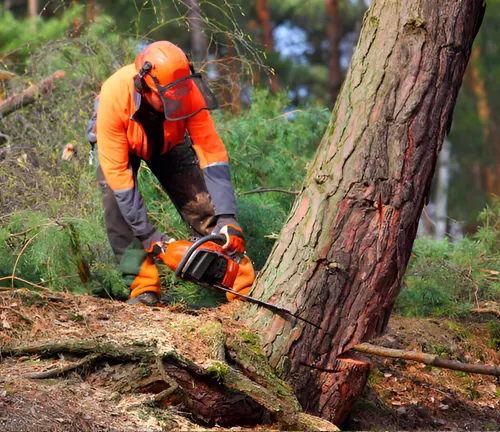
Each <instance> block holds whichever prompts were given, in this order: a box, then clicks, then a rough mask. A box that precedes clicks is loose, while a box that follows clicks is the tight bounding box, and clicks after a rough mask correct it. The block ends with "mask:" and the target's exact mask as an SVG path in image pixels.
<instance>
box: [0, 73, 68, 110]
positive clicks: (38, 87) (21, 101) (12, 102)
mask: <svg viewBox="0 0 500 432" xmlns="http://www.w3.org/2000/svg"><path fill="white" fill-rule="evenodd" d="M65 76H66V73H65V72H64V71H62V70H58V71H56V72H54V73H53V74H52V75H50V76H49V77H47V78H45V79H43V80H42V81H40V82H39V83H38V84H32V85H31V86H29V87H28V88H27V89H25V90H23V91H22V92H20V93H18V94H15V95H12V96H10V97H9V98H7V99H5V100H4V101H3V102H1V103H0V118H1V117H6V116H8V115H9V114H10V113H12V112H14V111H16V110H17V109H19V108H22V107H23V106H26V105H29V104H31V103H33V102H34V101H35V100H36V98H37V97H38V96H39V95H40V94H44V93H47V92H48V91H49V90H50V89H51V88H52V86H53V84H54V81H55V80H57V79H62V78H64V77H65Z"/></svg>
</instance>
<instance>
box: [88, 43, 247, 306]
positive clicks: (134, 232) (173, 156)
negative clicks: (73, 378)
mask: <svg viewBox="0 0 500 432" xmlns="http://www.w3.org/2000/svg"><path fill="white" fill-rule="evenodd" d="M216 107H217V102H216V99H215V97H214V95H213V94H212V93H211V92H210V90H209V89H208V87H207V85H206V84H205V82H204V81H203V79H202V76H201V74H199V73H196V72H195V71H194V68H193V66H192V65H191V64H190V62H189V59H188V57H187V56H186V54H185V53H184V52H183V51H182V50H181V49H180V48H179V47H177V46H176V45H174V44H172V43H171V42H167V41H160V42H155V43H152V44H151V45H149V46H147V47H146V48H145V49H144V50H143V51H142V52H141V53H140V54H139V55H138V56H137V57H136V59H135V64H130V65H126V66H124V67H123V68H121V69H120V70H118V71H117V72H115V73H114V74H113V75H111V77H109V78H108V79H107V80H106V81H105V82H104V84H103V86H102V90H101V93H100V95H99V97H98V98H97V99H96V102H95V107H94V116H93V117H92V119H91V120H90V122H89V133H88V138H89V141H90V142H91V144H93V145H95V144H97V149H98V151H97V153H98V162H99V163H98V167H97V179H98V182H99V185H100V188H101V191H102V198H103V204H104V217H105V223H106V230H107V233H108V238H109V242H110V244H111V247H112V249H113V252H114V254H115V257H116V260H117V261H118V264H119V268H120V271H121V272H122V275H123V278H124V279H125V282H126V283H127V285H128V286H129V287H130V299H129V300H128V303H131V304H135V303H143V304H146V305H148V306H154V305H156V304H157V303H158V301H159V298H160V277H159V273H158V269H157V267H156V265H155V263H154V259H155V256H158V257H160V258H162V259H163V260H164V261H165V262H166V263H167V264H171V263H172V261H174V262H175V261H178V259H179V258H180V257H182V253H179V251H181V252H182V251H185V250H186V249H187V248H186V243H187V242H184V241H176V240H174V239H173V238H171V237H169V236H167V235H166V234H164V233H162V232H160V231H158V230H157V229H156V228H155V227H154V226H153V225H152V223H151V221H150V220H149V218H148V215H147V212H146V206H145V204H144V200H143V198H142V196H141V194H140V192H139V189H138V182H137V172H138V169H139V166H140V163H141V160H144V161H146V163H147V164H148V166H149V168H150V169H151V171H152V172H153V174H154V175H155V176H156V177H157V178H158V180H159V181H160V183H161V185H162V186H163V188H164V189H165V191H166V192H167V193H168V195H169V196H170V198H171V200H172V202H173V203H174V205H175V207H176V208H177V210H178V212H179V214H180V215H181V217H182V218H183V219H184V221H185V222H186V223H187V224H188V225H189V227H190V228H191V230H192V231H193V234H194V235H195V236H205V235H208V234H221V235H223V236H224V237H225V240H226V241H225V244H224V245H223V248H224V249H225V250H226V251H227V252H228V253H229V254H239V255H241V254H243V253H244V251H245V237H244V235H243V230H242V229H241V227H240V225H239V223H238V221H237V218H236V199H235V194H234V189H233V185H232V182H231V177H230V171H229V163H228V154H227V151H226V149H225V147H224V144H223V142H222V140H221V139H220V137H219V135H218V133H217V131H216V129H215V125H214V121H213V119H212V117H211V116H210V113H209V110H212V109H215V108H216ZM171 267H172V265H171ZM174 267H175V266H174ZM253 280H254V270H253V266H252V263H251V261H250V259H249V258H248V257H247V256H244V257H243V258H242V260H241V263H240V266H239V270H238V274H237V277H236V280H235V282H234V285H233V287H232V289H233V290H234V291H235V292H239V293H241V294H246V293H248V291H249V289H250V286H251V285H252V283H253ZM227 297H228V299H229V300H234V299H235V298H236V296H235V295H234V294H231V293H228V294H227Z"/></svg>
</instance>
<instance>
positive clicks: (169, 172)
mask: <svg viewBox="0 0 500 432" xmlns="http://www.w3.org/2000/svg"><path fill="white" fill-rule="evenodd" d="M148 165H149V167H150V168H151V171H152V172H153V174H154V175H155V176H156V177H157V178H158V180H159V181H160V183H161V185H162V186H163V189H164V190H165V191H166V192H167V194H168V195H169V196H170V199H171V200H172V202H173V204H174V205H175V207H176V208H177V211H178V212H179V214H180V215H181V217H182V218H183V219H184V221H185V222H186V223H187V224H188V225H189V227H190V228H191V229H192V231H193V233H194V235H195V236H206V235H208V234H210V233H211V232H212V230H213V229H214V227H215V223H216V219H217V218H216V216H215V208H214V204H213V202H212V198H210V195H209V194H208V190H207V185H206V183H205V178H204V177H203V172H202V170H201V168H200V165H199V162H198V159H197V157H196V154H195V152H194V150H193V148H192V147H191V145H188V144H187V143H184V144H179V145H177V146H175V147H174V148H173V149H172V150H170V151H169V152H167V153H165V154H163V155H161V156H158V157H157V158H153V159H152V160H151V161H150V162H148Z"/></svg>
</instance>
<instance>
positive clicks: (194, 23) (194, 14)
mask: <svg viewBox="0 0 500 432" xmlns="http://www.w3.org/2000/svg"><path fill="white" fill-rule="evenodd" d="M186 5H187V6H188V8H189V12H188V19H189V28H190V34H191V49H192V50H193V56H194V61H196V62H202V61H204V60H205V59H206V57H207V54H208V52H207V51H208V38H207V35H206V34H205V33H203V25H202V23H203V17H202V14H201V9H200V5H199V3H198V0H187V1H186Z"/></svg>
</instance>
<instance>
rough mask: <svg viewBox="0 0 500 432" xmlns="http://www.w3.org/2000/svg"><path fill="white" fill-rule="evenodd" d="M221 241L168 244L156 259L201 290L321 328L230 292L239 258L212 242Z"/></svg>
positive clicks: (219, 238)
mask: <svg viewBox="0 0 500 432" xmlns="http://www.w3.org/2000/svg"><path fill="white" fill-rule="evenodd" d="M225 240H226V239H225V237H224V236H222V235H217V234H211V235H207V236H205V237H202V238H200V239H198V240H196V241H195V242H190V241H186V240H180V241H176V242H173V243H170V245H169V246H168V247H167V249H168V252H167V251H166V249H164V250H163V251H162V253H161V254H160V255H159V258H161V259H162V261H163V262H164V263H165V264H166V265H167V266H168V267H170V269H172V270H173V271H174V272H175V276H176V277H180V278H182V279H185V280H188V281H190V282H194V283H195V284H197V285H199V286H201V287H203V288H209V289H214V290H217V291H222V292H224V293H231V294H234V295H235V296H237V297H240V298H243V299H246V300H248V301H250V302H252V303H255V304H257V305H259V306H263V307H265V308H267V309H269V310H271V311H272V312H274V313H277V314H281V313H285V314H288V315H291V316H293V317H295V318H297V319H299V320H301V321H304V322H306V323H308V324H311V325H313V326H314V327H316V328H319V329H321V327H320V326H318V325H317V324H314V323H313V322H311V321H308V320H307V319H305V318H302V317H301V316H299V315H297V314H294V313H293V312H291V311H289V310H287V309H285V308H282V307H280V306H276V305H273V304H271V303H268V302H265V301H263V300H259V299H256V298H255V297H251V296H248V295H245V294H240V293H237V292H236V291H233V290H232V289H231V288H232V286H233V284H234V281H235V280H236V276H237V275H238V270H239V263H240V262H241V259H242V256H241V255H228V254H227V252H226V251H225V250H224V249H223V248H222V246H221V245H220V244H218V243H216V242H222V243H224V242H225Z"/></svg>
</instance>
